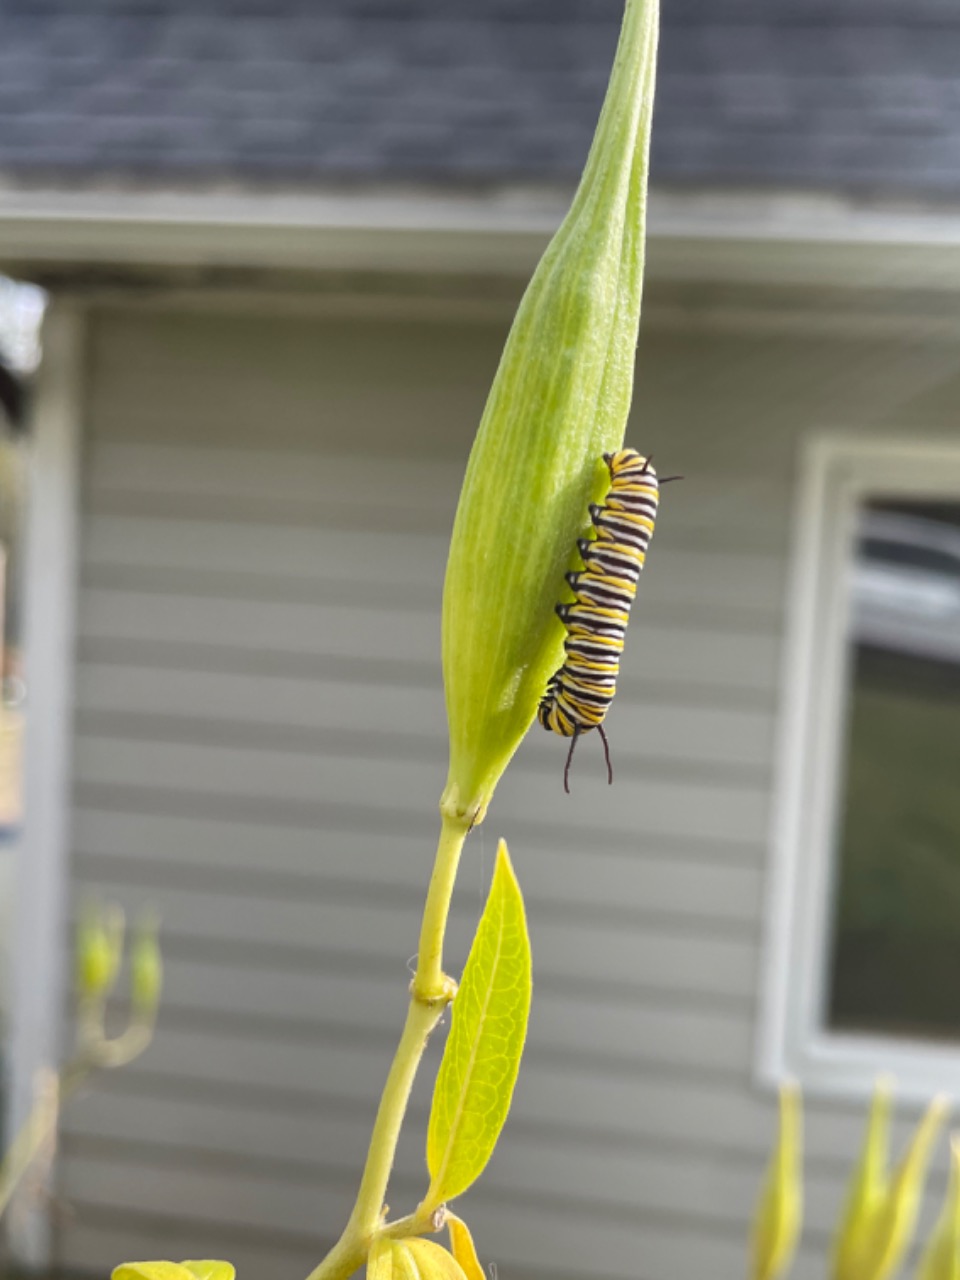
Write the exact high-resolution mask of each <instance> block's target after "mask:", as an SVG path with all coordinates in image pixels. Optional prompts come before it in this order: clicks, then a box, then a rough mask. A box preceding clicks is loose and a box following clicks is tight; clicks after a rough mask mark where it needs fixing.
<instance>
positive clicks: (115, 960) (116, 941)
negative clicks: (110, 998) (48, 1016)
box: [76, 906, 124, 999]
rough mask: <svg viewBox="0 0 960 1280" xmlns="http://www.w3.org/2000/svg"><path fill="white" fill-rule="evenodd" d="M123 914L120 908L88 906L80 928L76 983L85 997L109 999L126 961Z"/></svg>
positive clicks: (77, 945) (81, 918)
mask: <svg viewBox="0 0 960 1280" xmlns="http://www.w3.org/2000/svg"><path fill="white" fill-rule="evenodd" d="M123 932H124V919H123V912H122V911H121V910H120V908H119V907H115V906H114V907H107V908H105V909H103V910H98V909H96V908H93V907H88V908H86V909H85V910H84V912H83V914H82V915H81V917H80V923H79V925H78V926H77V942H76V948H77V960H76V984H77V991H78V992H79V994H80V995H81V996H86V997H89V998H91V999H92V998H97V997H100V996H106V995H107V994H108V993H109V992H110V991H111V989H112V988H113V984H114V983H115V982H116V980H117V974H118V973H119V972H120V962H121V960H122V959H123Z"/></svg>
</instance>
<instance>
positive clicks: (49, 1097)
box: [0, 1071, 60, 1217]
mask: <svg viewBox="0 0 960 1280" xmlns="http://www.w3.org/2000/svg"><path fill="white" fill-rule="evenodd" d="M44 1076H45V1078H44V1079H42V1080H41V1081H40V1082H39V1083H38V1086H37V1091H36V1098H35V1101H34V1103H33V1106H32V1107H31V1108H30V1114H29V1115H28V1116H27V1118H26V1120H25V1121H24V1123H23V1124H22V1125H21V1127H20V1130H19V1131H18V1133H17V1136H16V1137H15V1138H14V1140H13V1142H11V1144H10V1146H9V1147H8V1149H7V1152H6V1155H5V1156H4V1157H3V1163H2V1165H0V1217H2V1215H3V1214H4V1213H5V1212H6V1210H7V1207H8V1206H9V1204H10V1201H11V1200H12V1199H13V1196H14V1193H15V1192H16V1190H17V1188H18V1187H19V1185H20V1183H21V1181H22V1180H23V1178H24V1176H25V1175H26V1173H27V1172H28V1170H29V1169H30V1167H31V1165H32V1164H33V1163H34V1161H35V1160H36V1159H37V1158H38V1156H39V1155H40V1153H41V1151H42V1150H43V1148H44V1147H45V1146H46V1145H47V1143H49V1142H51V1141H52V1140H53V1135H54V1133H55V1132H56V1127H57V1116H58V1115H59V1113H60V1098H59V1088H58V1085H59V1081H58V1079H57V1076H56V1074H55V1073H54V1072H53V1071H50V1072H48V1073H47V1072H45V1073H44Z"/></svg>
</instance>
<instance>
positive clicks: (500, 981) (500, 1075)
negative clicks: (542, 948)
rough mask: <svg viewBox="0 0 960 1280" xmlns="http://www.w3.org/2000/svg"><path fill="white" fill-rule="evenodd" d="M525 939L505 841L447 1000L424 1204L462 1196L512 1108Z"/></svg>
mask: <svg viewBox="0 0 960 1280" xmlns="http://www.w3.org/2000/svg"><path fill="white" fill-rule="evenodd" d="M530 990H531V977H530V939H529V937H528V935H527V921H526V916H525V914H524V910H523V898H522V896H521V894H520V886H519V885H518V884H517V879H516V876H515V875H514V873H513V867H512V866H511V864H510V855H509V854H508V852H507V846H506V845H505V844H504V842H503V841H502V840H501V841H500V847H499V849H498V850H497V865H496V868H495V870H494V873H493V883H492V884H491V886H490V894H489V896H488V898H487V904H486V906H485V907H484V911H483V916H482V918H481V920H480V924H479V925H478V926H477V933H476V937H475V938H474V940H473V946H472V947H471V948H470V955H469V956H468V957H467V963H466V967H465V968H464V971H463V978H462V980H461V982H460V989H459V991H458V992H457V995H456V998H455V999H454V1002H453V1018H452V1025H451V1028H450V1036H449V1039H448V1040H447V1047H446V1050H445V1051H444V1055H443V1061H442V1062H441V1064H440V1071H439V1073H438V1075H437V1083H436V1087H435V1089H434V1093H433V1106H432V1107H431V1110H430V1123H429V1126H428V1130H427V1168H428V1169H429V1171H430V1177H431V1183H430V1189H429V1191H428V1192H427V1195H426V1199H425V1201H424V1204H425V1205H426V1206H427V1207H432V1206H435V1205H439V1204H441V1203H442V1202H443V1201H444V1200H452V1199H453V1198H454V1197H455V1196H459V1195H461V1194H462V1193H463V1192H464V1191H466V1189H467V1187H469V1186H470V1184H471V1183H472V1182H473V1181H475V1179H476V1178H478V1177H479V1176H480V1174H481V1173H482V1171H483V1169H484V1167H485V1166H486V1163H487V1161H488V1160H489V1159H490V1156H491V1155H492V1153H493V1149H494V1147H495V1146H496V1144H497V1139H498V1138H499V1136H500V1130H501V1129H502V1128H503V1124H504V1121H505V1120H506V1118H507V1112H508V1111H509V1109H510V1100H511V1098H512V1096H513V1087H514V1085H515V1084H516V1080H517V1072H518V1070H519V1068H520V1055H521V1054H522V1052H523V1042H524V1039H525V1038H526V1034H527V1017H528V1015H529V1012H530Z"/></svg>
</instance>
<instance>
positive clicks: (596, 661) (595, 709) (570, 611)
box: [537, 449, 672, 792]
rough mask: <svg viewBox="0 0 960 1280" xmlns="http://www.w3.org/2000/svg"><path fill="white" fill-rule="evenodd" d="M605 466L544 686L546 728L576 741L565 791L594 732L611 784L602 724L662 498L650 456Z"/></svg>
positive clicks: (629, 453) (608, 458)
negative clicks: (559, 649)
mask: <svg viewBox="0 0 960 1280" xmlns="http://www.w3.org/2000/svg"><path fill="white" fill-rule="evenodd" d="M603 460H604V462H605V463H606V464H607V467H608V468H609V471H610V489H609V492H608V493H607V497H606V501H605V502H604V504H603V505H602V506H600V505H597V504H596V503H594V504H592V505H591V507H590V517H591V519H592V521H593V527H594V529H596V532H597V536H596V538H581V539H580V541H579V542H578V543H577V546H578V548H579V550H580V555H581V556H582V558H583V569H582V570H580V571H579V572H575V573H568V574H567V575H566V576H567V582H569V584H570V586H571V588H572V590H573V594H574V597H575V599H574V600H573V601H572V602H571V603H570V604H558V605H557V614H558V616H559V617H560V619H561V621H562V622H563V624H564V626H565V627H566V629H567V638H566V640H565V641H564V645H563V647H564V651H565V653H566V661H565V662H564V664H563V666H562V667H561V668H560V670H559V671H557V672H556V674H555V675H554V676H553V678H552V679H551V681H550V683H549V685H548V686H547V691H546V693H545V694H544V696H543V699H542V700H541V702H540V708H539V711H538V713H537V715H538V718H539V720H540V723H541V724H542V725H543V727H544V728H545V729H550V730H551V731H552V732H553V733H558V734H559V735H560V736H561V737H562V738H570V739H571V742H570V750H569V752H568V753H567V763H566V767H565V768H564V771H563V788H564V790H565V791H567V792H569V790H570V762H571V761H572V759H573V751H574V748H575V747H576V745H577V738H579V736H580V734H581V733H586V732H587V731H588V730H590V729H599V730H600V737H601V738H602V740H603V750H604V754H605V756H606V761H607V777H608V781H609V782H612V781H613V766H612V765H611V763H610V744H609V743H608V741H607V735H606V734H605V733H604V731H603V719H604V716H605V715H606V714H607V711H608V710H609V709H610V703H611V702H612V701H613V695H614V694H615V693H616V691H617V676H618V675H619V673H620V655H621V653H622V652H623V641H624V636H625V634H626V630H627V623H628V622H629V620H630V606H631V605H632V604H633V599H634V596H635V595H636V592H637V578H638V577H639V576H640V570H641V569H642V568H643V562H644V560H645V559H646V554H647V547H648V545H649V543H650V538H651V536H652V535H653V526H654V521H655V520H656V517H657V505H658V503H659V500H660V487H659V484H658V482H657V473H656V472H655V471H654V469H653V466H652V465H651V462H650V459H649V458H644V457H643V456H642V455H641V454H639V453H637V452H636V450H634V449H621V450H620V451H619V452H618V453H605V454H604V455H603ZM671 478H672V477H671Z"/></svg>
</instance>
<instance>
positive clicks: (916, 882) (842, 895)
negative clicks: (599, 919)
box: [761, 440, 960, 1096]
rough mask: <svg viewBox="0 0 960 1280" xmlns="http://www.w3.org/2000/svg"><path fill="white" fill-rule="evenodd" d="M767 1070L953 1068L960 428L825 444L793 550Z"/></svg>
mask: <svg viewBox="0 0 960 1280" xmlns="http://www.w3.org/2000/svg"><path fill="white" fill-rule="evenodd" d="M794 575H795V580H794V590H793V597H792V603H791V616H790V620H789V624H788V644H787V648H788V655H787V661H786V664H785V673H784V680H785V702H784V716H783V736H782V740H781V750H780V762H779V767H780V782H779V792H778V797H777V815H776V836H775V840H774V851H773V853H774V860H773V865H772V875H771V901H770V913H769V922H768V924H769V927H768V939H767V957H766V959H767V970H766V979H767V981H766V990H765V993H764V996H765V1000H764V1019H763V1031H762V1038H761V1068H762V1071H763V1073H764V1075H767V1076H781V1075H783V1074H792V1075H795V1076H797V1077H798V1078H799V1079H800V1080H801V1081H802V1082H803V1083H804V1084H806V1085H807V1086H808V1087H810V1088H813V1089H817V1088H821V1089H824V1090H830V1091H835V1092H859V1091H861V1090H862V1091H867V1090H869V1089H870V1088H871V1087H872V1084H873V1080H874V1078H875V1077H876V1075H877V1074H878V1073H879V1072H881V1071H892V1072H893V1073H894V1074H895V1075H896V1076H897V1077H898V1079H899V1081H900V1084H901V1088H902V1089H903V1090H904V1091H905V1092H913V1093H916V1094H918V1095H922V1096H928V1095H929V1094H930V1093H932V1092H934V1091H936V1090H938V1089H944V1088H951V1087H953V1088H954V1089H955V1088H956V1084H957V1081H958V1079H960V984H958V982H957V981H956V974H957V973H958V972H960V784H958V781H957V780H958V777H960V442H958V443H953V442H942V443H938V442H935V441H931V442H927V443H922V442H915V441H911V442H910V443H906V442H903V443H891V442H890V441H879V442H878V441H869V442H867V441H844V440H833V441H820V442H817V443H815V444H813V445H811V446H810V447H809V448H808V450H807V453H806V456H805V461H804V480H803V485H802V494H801V501H800V510H799V513H798V521H797V534H796V539H795V546H794Z"/></svg>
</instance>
